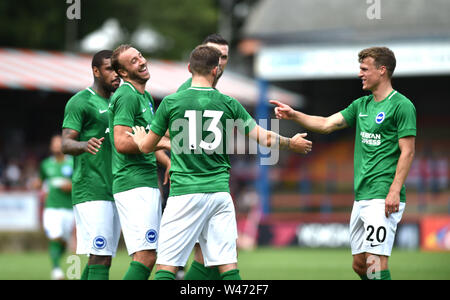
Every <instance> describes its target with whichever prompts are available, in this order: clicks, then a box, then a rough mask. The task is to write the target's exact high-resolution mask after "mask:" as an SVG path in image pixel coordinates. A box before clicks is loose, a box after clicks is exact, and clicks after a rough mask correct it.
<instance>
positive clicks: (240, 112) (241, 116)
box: [232, 98, 256, 135]
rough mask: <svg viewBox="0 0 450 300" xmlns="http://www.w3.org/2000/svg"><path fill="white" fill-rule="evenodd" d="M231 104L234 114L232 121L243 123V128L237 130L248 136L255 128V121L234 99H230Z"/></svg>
mask: <svg viewBox="0 0 450 300" xmlns="http://www.w3.org/2000/svg"><path fill="white" fill-rule="evenodd" d="M232 103H233V112H234V120H235V121H243V124H244V127H243V128H240V127H241V126H238V130H239V132H240V133H242V134H246V135H247V134H248V133H249V132H250V131H252V130H253V128H255V126H256V121H255V120H254V119H253V117H252V116H251V115H250V114H249V113H248V112H247V110H246V109H245V108H244V107H243V106H242V104H241V103H240V102H239V101H237V100H236V99H233V98H232Z"/></svg>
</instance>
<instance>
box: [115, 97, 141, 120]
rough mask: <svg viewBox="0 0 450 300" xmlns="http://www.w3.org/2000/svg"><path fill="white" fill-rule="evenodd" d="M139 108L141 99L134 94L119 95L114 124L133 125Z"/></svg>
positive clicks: (116, 102) (116, 101)
mask: <svg viewBox="0 0 450 300" xmlns="http://www.w3.org/2000/svg"><path fill="white" fill-rule="evenodd" d="M138 109H139V101H138V99H137V98H136V97H135V96H134V95H126V96H125V95H120V96H118V97H117V98H116V100H115V103H114V117H113V118H114V119H113V122H112V124H113V126H116V125H122V126H128V127H133V126H134V125H135V116H136V112H137V111H138Z"/></svg>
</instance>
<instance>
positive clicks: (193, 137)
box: [184, 110, 223, 150]
mask: <svg viewBox="0 0 450 300" xmlns="http://www.w3.org/2000/svg"><path fill="white" fill-rule="evenodd" d="M222 115H223V111H218V110H205V111H204V112H203V117H205V118H212V120H211V123H210V124H209V126H208V128H207V129H206V131H210V132H212V133H213V134H214V141H213V142H212V143H207V142H205V141H203V140H201V141H200V144H199V146H200V148H202V149H205V150H214V149H216V148H217V147H218V146H219V145H220V143H221V142H222V130H221V129H220V128H219V127H218V126H217V125H218V124H219V122H220V118H221V117H222ZM184 117H185V118H188V121H189V149H191V150H194V149H197V111H196V110H187V111H185V113H184Z"/></svg>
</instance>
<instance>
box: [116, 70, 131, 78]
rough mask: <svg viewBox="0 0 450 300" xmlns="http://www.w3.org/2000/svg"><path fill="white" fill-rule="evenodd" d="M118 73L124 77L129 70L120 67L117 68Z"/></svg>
mask: <svg viewBox="0 0 450 300" xmlns="http://www.w3.org/2000/svg"><path fill="white" fill-rule="evenodd" d="M117 74H118V75H119V76H120V77H122V78H124V77H127V75H128V72H127V71H126V70H124V69H122V68H119V69H118V70H117Z"/></svg>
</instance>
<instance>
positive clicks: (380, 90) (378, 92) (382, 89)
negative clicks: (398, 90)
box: [372, 80, 393, 102]
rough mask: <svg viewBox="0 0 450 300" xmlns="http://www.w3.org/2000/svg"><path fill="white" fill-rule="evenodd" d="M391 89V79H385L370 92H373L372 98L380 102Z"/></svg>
mask: <svg viewBox="0 0 450 300" xmlns="http://www.w3.org/2000/svg"><path fill="white" fill-rule="evenodd" d="M392 91H393V88H392V85H391V81H390V80H389V81H385V82H380V84H379V85H378V86H377V87H376V88H375V89H374V90H372V94H373V99H374V100H375V101H376V102H380V101H382V100H384V99H386V97H387V96H388V95H389V94H390V93H391V92H392Z"/></svg>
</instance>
